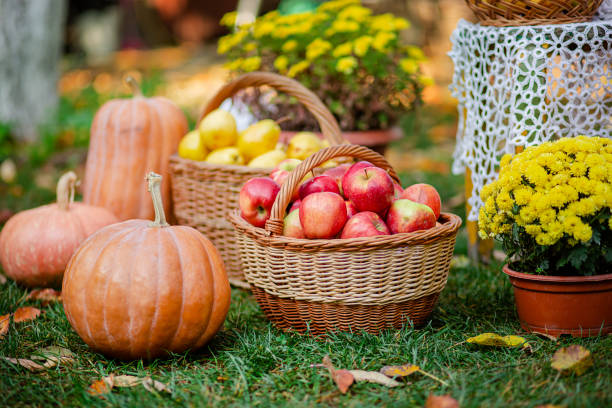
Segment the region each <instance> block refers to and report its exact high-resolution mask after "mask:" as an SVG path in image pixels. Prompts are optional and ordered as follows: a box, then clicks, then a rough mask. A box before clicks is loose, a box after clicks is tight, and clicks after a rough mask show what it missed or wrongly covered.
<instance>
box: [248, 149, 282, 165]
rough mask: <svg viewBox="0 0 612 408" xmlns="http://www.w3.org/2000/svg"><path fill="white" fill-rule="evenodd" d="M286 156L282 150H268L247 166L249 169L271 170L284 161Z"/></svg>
mask: <svg viewBox="0 0 612 408" xmlns="http://www.w3.org/2000/svg"><path fill="white" fill-rule="evenodd" d="M286 158H287V155H286V154H285V152H283V151H282V150H270V151H269V152H266V153H264V154H260V155H259V156H257V157H256V158H254V159H253V160H251V161H250V162H249V164H248V166H249V167H258V168H263V169H265V168H273V167H276V166H277V165H278V164H279V163H280V162H282V161H283V160H285V159H286Z"/></svg>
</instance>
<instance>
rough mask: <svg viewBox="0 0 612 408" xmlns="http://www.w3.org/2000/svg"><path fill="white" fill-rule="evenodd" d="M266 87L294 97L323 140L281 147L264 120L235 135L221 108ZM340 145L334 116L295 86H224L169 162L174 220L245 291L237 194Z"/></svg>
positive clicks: (265, 81) (273, 82)
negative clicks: (203, 241)
mask: <svg viewBox="0 0 612 408" xmlns="http://www.w3.org/2000/svg"><path fill="white" fill-rule="evenodd" d="M259 86H267V87H271V88H274V89H276V90H277V91H279V92H283V93H285V94H287V95H290V96H293V97H295V98H296V99H297V100H298V101H299V102H300V103H302V104H303V105H304V106H305V107H306V108H307V109H308V110H309V111H310V112H311V113H312V114H313V116H314V117H315V118H316V119H317V121H318V123H319V126H320V128H321V133H322V135H323V140H321V139H319V138H318V137H317V136H315V135H314V134H313V133H309V132H302V133H300V134H297V135H295V136H294V137H293V138H292V139H291V140H289V143H288V145H286V146H280V145H279V144H278V142H279V134H280V128H279V127H278V125H277V124H276V123H275V122H274V121H272V120H269V119H267V120H262V121H260V122H258V123H256V124H254V125H251V126H250V127H249V128H247V129H245V130H244V131H242V132H240V133H238V132H237V130H236V123H235V120H234V118H233V117H232V115H231V114H230V113H229V112H226V111H223V110H220V109H219V106H220V105H221V103H222V102H223V101H224V100H225V99H227V98H229V97H231V96H233V95H234V94H235V93H236V92H238V91H239V90H242V89H245V88H249V87H259ZM339 143H344V139H343V138H342V136H341V131H340V127H339V126H338V123H337V122H336V120H335V119H334V117H333V115H332V114H331V113H330V112H329V110H328V109H327V108H326V107H325V105H324V104H323V103H322V102H321V101H320V100H319V98H318V97H317V96H316V95H315V94H313V93H312V92H311V91H309V90H308V89H306V88H305V87H304V86H302V85H301V84H300V83H299V82H297V81H295V80H293V79H290V78H286V77H283V76H280V75H277V74H272V73H265V72H251V73H248V74H245V75H242V76H240V77H238V78H236V79H234V80H233V81H231V82H229V83H227V84H226V85H225V86H223V87H222V88H221V89H220V90H219V91H218V92H217V94H216V95H215V96H214V97H213V98H212V100H211V101H210V102H209V103H208V105H207V106H206V108H205V109H204V112H203V113H202V116H201V119H200V122H199V125H198V128H197V129H196V130H194V131H191V132H189V133H187V135H185V137H184V138H183V139H182V140H181V142H180V144H179V147H178V153H177V154H175V155H173V156H172V157H171V158H170V175H171V177H172V179H171V181H172V183H171V185H172V199H173V203H174V215H175V216H176V219H177V221H178V222H179V224H183V225H188V226H191V227H194V228H196V229H197V230H199V231H200V232H202V233H203V234H205V235H206V236H207V237H208V238H209V239H210V240H211V241H212V242H213V243H214V244H215V246H216V247H217V248H218V249H219V252H220V253H221V256H222V257H223V261H224V262H225V266H226V270H227V273H228V276H229V280H230V283H232V284H233V285H235V286H240V287H248V283H246V282H245V281H244V277H243V274H242V265H241V262H240V254H239V252H238V247H237V246H236V242H235V238H234V232H233V227H232V225H231V224H230V223H229V221H227V218H226V217H227V212H228V210H232V209H236V208H238V192H239V191H240V188H241V187H242V185H243V184H244V183H245V182H246V181H247V180H249V179H251V178H253V177H264V176H267V175H268V174H269V173H270V172H271V171H272V170H273V168H274V167H275V166H276V165H277V164H278V163H279V162H281V161H283V160H285V159H286V158H294V159H295V160H296V161H299V160H300V159H304V158H306V157H307V156H309V155H310V154H312V153H314V152H316V151H318V150H320V149H321V148H323V147H324V146H329V145H337V144H339Z"/></svg>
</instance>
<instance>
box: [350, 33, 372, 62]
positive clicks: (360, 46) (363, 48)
mask: <svg viewBox="0 0 612 408" xmlns="http://www.w3.org/2000/svg"><path fill="white" fill-rule="evenodd" d="M372 41H374V39H373V38H372V37H370V36H369V35H364V36H361V37H359V38H357V39H356V40H355V46H354V50H355V54H356V55H357V56H359V57H363V56H364V55H366V53H367V52H368V50H369V49H370V44H372Z"/></svg>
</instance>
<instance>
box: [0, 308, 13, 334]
mask: <svg viewBox="0 0 612 408" xmlns="http://www.w3.org/2000/svg"><path fill="white" fill-rule="evenodd" d="M10 318H11V315H10V314H5V315H2V316H0V339H1V338H3V337H4V336H5V335H6V333H8V329H9V321H10Z"/></svg>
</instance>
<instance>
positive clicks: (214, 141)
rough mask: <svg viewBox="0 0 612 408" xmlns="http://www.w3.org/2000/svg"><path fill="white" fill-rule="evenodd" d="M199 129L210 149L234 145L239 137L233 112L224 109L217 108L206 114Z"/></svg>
mask: <svg viewBox="0 0 612 408" xmlns="http://www.w3.org/2000/svg"><path fill="white" fill-rule="evenodd" d="M199 130H200V135H201V136H202V140H204V144H205V145H206V148H208V149H209V150H216V149H220V148H222V147H228V146H233V145H235V144H236V139H237V138H238V131H237V130H236V120H235V119H234V117H233V116H232V114H231V113H229V112H227V111H224V110H223V109H215V110H214V111H212V112H210V113H209V114H208V115H206V116H205V117H204V119H202V121H201V122H200V126H199Z"/></svg>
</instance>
